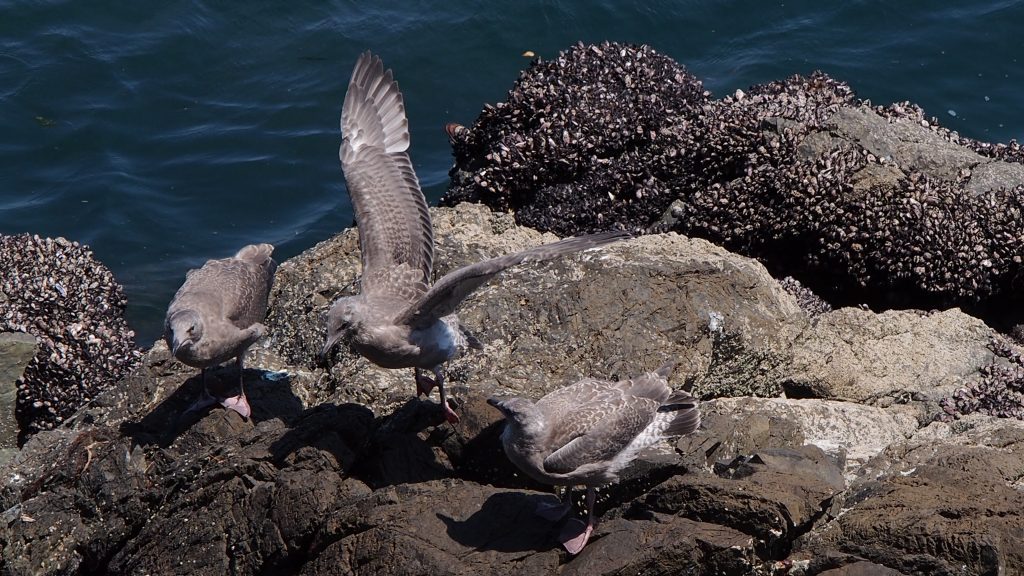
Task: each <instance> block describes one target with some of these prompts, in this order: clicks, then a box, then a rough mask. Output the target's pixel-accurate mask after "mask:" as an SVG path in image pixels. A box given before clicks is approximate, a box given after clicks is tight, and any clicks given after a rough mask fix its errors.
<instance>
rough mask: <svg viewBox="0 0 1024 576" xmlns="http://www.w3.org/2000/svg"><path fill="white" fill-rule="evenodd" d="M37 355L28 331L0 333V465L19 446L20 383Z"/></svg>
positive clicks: (34, 344)
mask: <svg viewBox="0 0 1024 576" xmlns="http://www.w3.org/2000/svg"><path fill="white" fill-rule="evenodd" d="M35 355H36V339H35V338H34V337H33V336H32V335H31V334H25V333H24V332H4V333H2V334H0V464H3V463H4V462H6V461H7V459H8V458H9V457H10V456H11V454H12V451H13V450H14V449H15V448H17V446H18V420H17V417H16V413H15V406H16V402H17V399H18V380H20V379H21V376H22V374H24V373H25V368H26V367H27V366H28V363H29V362H31V361H32V358H33V357H34V356H35Z"/></svg>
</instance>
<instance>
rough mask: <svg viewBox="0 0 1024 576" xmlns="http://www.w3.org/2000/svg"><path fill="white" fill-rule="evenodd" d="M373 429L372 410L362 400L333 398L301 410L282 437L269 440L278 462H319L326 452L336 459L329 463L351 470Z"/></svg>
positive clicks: (289, 463) (293, 464) (364, 449)
mask: <svg viewBox="0 0 1024 576" xmlns="http://www.w3.org/2000/svg"><path fill="white" fill-rule="evenodd" d="M372 432H373V411H372V410H370V409H369V408H367V407H366V406H363V405H361V404H354V403H346V404H341V405H336V404H334V403H333V402H328V403H325V404H319V405H317V406H313V407H312V408H309V409H307V410H305V411H304V412H302V414H301V415H299V416H298V417H297V418H296V419H295V420H294V423H293V424H292V426H291V429H290V430H288V431H287V432H285V433H284V434H283V435H282V436H281V437H280V438H278V439H277V440H275V441H273V442H272V443H271V444H270V454H271V456H272V457H273V459H274V462H276V463H277V464H278V465H288V466H301V465H302V464H303V463H304V462H314V463H315V464H319V463H320V462H321V461H322V456H323V454H325V453H326V454H330V455H331V456H332V457H333V459H334V461H333V462H329V463H328V467H330V468H331V469H334V470H339V471H342V472H345V473H348V472H349V471H350V470H351V469H352V467H353V466H354V465H355V463H356V462H357V461H358V460H359V459H360V458H361V457H362V456H363V455H364V454H365V453H366V448H367V445H368V442H369V439H370V435H371V434H372Z"/></svg>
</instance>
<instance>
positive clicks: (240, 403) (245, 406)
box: [220, 394, 252, 420]
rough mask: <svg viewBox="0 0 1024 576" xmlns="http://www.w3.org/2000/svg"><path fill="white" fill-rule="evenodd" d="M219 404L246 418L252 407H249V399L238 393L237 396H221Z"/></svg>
mask: <svg viewBox="0 0 1024 576" xmlns="http://www.w3.org/2000/svg"><path fill="white" fill-rule="evenodd" d="M220 405H221V406H223V407H225V408H227V409H228V410H234V411H235V412H238V414H239V415H240V416H241V417H242V418H245V419H246V420H248V419H249V415H250V414H252V409H251V408H250V407H249V400H248V399H247V398H246V397H245V394H239V395H238V396H232V397H230V398H222V399H221V401H220Z"/></svg>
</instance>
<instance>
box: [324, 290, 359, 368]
mask: <svg viewBox="0 0 1024 576" xmlns="http://www.w3.org/2000/svg"><path fill="white" fill-rule="evenodd" d="M358 299H359V297H358V296H346V297H344V298H338V299H337V300H335V301H334V304H332V305H331V309H330V310H328V311H327V339H326V340H325V341H324V347H323V349H321V350H320V354H319V355H318V356H317V360H318V361H319V363H320V365H321V366H326V365H327V359H328V358H330V355H331V350H333V349H334V347H335V346H336V345H337V344H338V342H341V341H342V340H348V339H350V338H351V337H352V334H353V333H354V332H355V331H356V328H357V327H358V323H357V321H356V307H357V305H358Z"/></svg>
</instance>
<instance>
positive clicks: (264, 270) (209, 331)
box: [164, 244, 277, 418]
mask: <svg viewBox="0 0 1024 576" xmlns="http://www.w3.org/2000/svg"><path fill="white" fill-rule="evenodd" d="M273 252H274V247H273V246H271V245H270V244H250V245H249V246H246V247H245V248H242V249H241V250H239V251H238V253H237V254H235V255H234V256H232V257H231V258H223V259H220V260H208V261H207V262H206V264H203V266H202V268H198V269H195V270H189V271H188V274H186V276H185V283H184V284H182V286H181V288H179V289H178V292H177V293H176V294H175V295H174V299H173V300H171V304H170V306H168V308H167V317H166V319H165V321H164V340H165V341H166V342H167V346H168V348H170V349H171V354H172V355H173V356H174V357H175V358H177V359H178V360H180V361H181V362H183V363H185V364H187V365H189V366H192V367H194V368H199V369H201V371H202V372H201V373H202V379H203V393H202V397H200V398H199V399H198V400H196V402H195V403H194V404H193V405H192V406H191V407H189V410H188V411H197V410H201V409H203V408H205V407H206V406H209V405H210V404H213V403H215V402H219V403H220V404H221V405H222V406H224V407H225V408H228V409H230V410H234V411H235V412H238V413H239V414H241V416H242V417H243V418H248V417H249V414H250V413H251V409H250V407H249V401H248V400H247V399H246V397H245V386H244V383H243V381H242V359H243V358H244V357H245V352H246V350H248V349H249V347H250V346H252V344H253V343H255V342H256V341H257V340H259V339H260V338H261V337H263V335H264V334H266V333H267V328H266V327H265V326H264V325H263V324H261V323H260V322H261V321H262V320H263V318H264V316H266V314H267V296H268V295H269V294H270V287H271V286H272V285H273V283H274V272H275V271H276V270H277V263H276V262H274V260H273V259H272V258H271V257H270V256H271V254H272V253H273ZM231 358H234V359H235V363H236V364H237V366H238V384H239V394H238V395H237V396H232V397H227V398H215V397H214V396H213V395H211V394H210V392H209V390H208V389H207V387H206V369H207V368H210V367H212V366H216V365H218V364H221V363H223V362H226V361H228V360H230V359H231Z"/></svg>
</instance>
